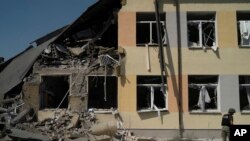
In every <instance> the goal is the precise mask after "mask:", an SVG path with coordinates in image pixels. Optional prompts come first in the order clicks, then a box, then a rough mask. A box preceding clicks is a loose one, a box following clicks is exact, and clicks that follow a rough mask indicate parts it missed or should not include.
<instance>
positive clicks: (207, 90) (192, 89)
mask: <svg viewBox="0 0 250 141" xmlns="http://www.w3.org/2000/svg"><path fill="white" fill-rule="evenodd" d="M217 86H218V76H214V75H207V76H199V75H197V76H189V77H188V106H189V110H190V111H202V112H205V111H209V110H211V111H212V110H218V94H217Z"/></svg>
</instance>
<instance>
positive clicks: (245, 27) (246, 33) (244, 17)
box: [237, 11, 250, 47]
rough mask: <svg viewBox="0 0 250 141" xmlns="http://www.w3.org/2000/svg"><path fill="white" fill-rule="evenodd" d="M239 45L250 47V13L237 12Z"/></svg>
mask: <svg viewBox="0 0 250 141" xmlns="http://www.w3.org/2000/svg"><path fill="white" fill-rule="evenodd" d="M237 31H238V44H239V45H240V46H248V47H249V46H250V12H249V11H248V12H237Z"/></svg>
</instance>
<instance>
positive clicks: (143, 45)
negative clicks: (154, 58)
mask: <svg viewBox="0 0 250 141" xmlns="http://www.w3.org/2000/svg"><path fill="white" fill-rule="evenodd" d="M145 45H146V43H145V44H136V47H145ZM166 45H167V44H163V47H165V46H166ZM158 46H159V45H158V44H148V47H158Z"/></svg>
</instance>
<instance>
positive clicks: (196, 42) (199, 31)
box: [187, 12, 217, 51]
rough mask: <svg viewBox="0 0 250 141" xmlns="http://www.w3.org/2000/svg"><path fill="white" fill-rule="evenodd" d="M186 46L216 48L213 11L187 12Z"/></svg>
mask: <svg viewBox="0 0 250 141" xmlns="http://www.w3.org/2000/svg"><path fill="white" fill-rule="evenodd" d="M187 30H188V46H189V47H190V48H203V49H207V48H212V49H213V50H215V51H216V50H217V39H216V26H215V13H202V12H201V13H188V14H187Z"/></svg>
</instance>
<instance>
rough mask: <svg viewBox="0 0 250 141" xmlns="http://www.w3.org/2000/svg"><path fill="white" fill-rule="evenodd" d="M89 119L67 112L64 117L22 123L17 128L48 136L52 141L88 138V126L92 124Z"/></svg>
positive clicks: (82, 115)
mask: <svg viewBox="0 0 250 141" xmlns="http://www.w3.org/2000/svg"><path fill="white" fill-rule="evenodd" d="M89 119H90V117H89V115H84V114H78V113H71V112H69V111H65V113H64V114H63V115H58V116H55V117H52V118H47V119H44V120H43V121H40V122H32V123H28V122H26V123H21V124H18V125H17V126H16V128H18V129H21V130H27V131H33V132H34V131H35V132H38V133H40V134H43V135H47V136H48V137H49V139H50V140H62V139H66V138H68V139H74V138H79V137H81V136H87V132H88V128H89V127H88V126H89V125H87V124H91V123H90V120H89ZM83 124H85V125H83Z"/></svg>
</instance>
